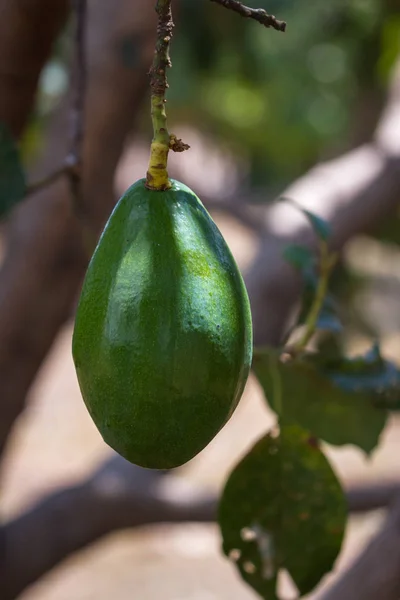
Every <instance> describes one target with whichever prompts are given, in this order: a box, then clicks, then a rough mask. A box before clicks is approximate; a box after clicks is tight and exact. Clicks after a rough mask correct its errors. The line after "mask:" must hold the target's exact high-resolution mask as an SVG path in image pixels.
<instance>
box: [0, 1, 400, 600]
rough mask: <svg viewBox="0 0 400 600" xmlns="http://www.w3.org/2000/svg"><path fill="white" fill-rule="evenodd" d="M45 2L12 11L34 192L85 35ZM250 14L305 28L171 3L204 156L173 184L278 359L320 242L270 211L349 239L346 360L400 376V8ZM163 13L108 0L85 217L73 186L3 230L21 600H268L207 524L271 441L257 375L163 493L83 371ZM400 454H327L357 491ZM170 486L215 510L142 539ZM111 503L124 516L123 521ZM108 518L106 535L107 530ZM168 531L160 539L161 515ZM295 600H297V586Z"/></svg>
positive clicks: (140, 170) (64, 118)
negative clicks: (91, 404) (82, 302)
mask: <svg viewBox="0 0 400 600" xmlns="http://www.w3.org/2000/svg"><path fill="white" fill-rule="evenodd" d="M27 4H29V8H22V3H16V2H12V0H0V9H1V11H0V12H1V14H2V19H1V23H0V55H1V56H2V58H1V59H0V86H1V88H2V92H1V96H2V98H1V99H0V119H1V120H3V121H5V122H6V123H7V124H8V126H9V127H10V129H11V130H12V132H13V134H14V135H15V137H16V138H17V139H18V140H19V142H20V147H21V152H22V156H23V161H24V165H25V167H26V170H27V172H28V173H29V178H30V179H31V180H32V181H34V180H36V179H37V178H40V177H42V176H43V175H45V174H46V173H48V172H51V171H52V170H53V169H54V168H56V167H58V166H59V165H60V164H61V163H62V160H63V158H64V157H65V155H66V154H67V151H68V144H69V132H70V128H71V124H70V116H71V115H70V109H69V107H70V100H71V81H70V75H69V73H70V61H71V52H72V47H73V20H72V19H71V15H70V12H69V5H68V4H69V3H68V2H63V1H61V0H57V1H55V0H53V2H52V3H50V4H49V2H45V1H44V0H32V1H31V2H30V3H27ZM247 4H248V5H251V6H254V7H259V8H265V9H266V10H267V11H268V12H269V13H272V14H276V16H277V17H278V18H280V19H284V20H286V21H287V22H288V28H287V33H286V34H281V33H279V32H277V31H273V30H267V29H265V28H263V27H261V26H260V25H259V24H257V23H255V22H254V21H250V20H245V19H243V18H240V17H239V16H238V15H236V14H233V13H230V12H229V11H227V10H224V9H222V8H221V7H220V6H217V5H216V4H214V3H211V2H208V1H207V0H174V1H173V9H174V11H175V22H176V28H175V36H174V39H173V45H172V56H171V58H172V62H173V69H172V70H171V71H170V73H169V83H170V89H169V91H168V104H167V111H168V118H169V124H170V130H171V131H173V132H174V133H175V134H176V135H177V136H178V137H182V138H183V140H184V141H185V142H187V143H189V144H190V145H191V150H190V151H189V152H186V153H184V154H183V155H175V156H172V157H171V160H170V165H171V167H170V174H171V175H172V176H174V177H176V178H177V179H180V180H181V181H184V182H185V183H186V184H187V185H189V186H190V187H192V188H193V189H194V191H195V192H196V193H197V194H198V195H199V196H200V198H201V199H203V200H204V203H205V205H206V207H207V208H208V209H209V210H210V211H211V213H212V216H213V218H214V219H215V221H216V222H217V224H218V226H219V227H220V229H221V231H222V233H223V235H224V236H225V237H226V239H227V241H228V244H229V245H230V247H231V249H232V251H233V253H234V255H235V257H236V259H237V261H238V264H239V266H240V267H241V269H242V271H243V273H244V275H245V278H246V283H247V285H248V289H249V293H250V297H251V301H252V305H253V311H254V326H255V336H256V341H257V343H272V344H276V343H278V341H279V339H280V336H281V334H282V331H283V329H284V327H285V324H286V323H287V322H288V319H290V314H291V310H292V309H293V306H295V303H296V300H297V295H298V289H299V287H298V286H299V282H298V280H297V278H296V274H295V273H294V271H292V270H291V268H290V267H289V266H288V265H285V263H284V262H283V259H282V257H281V250H282V247H283V246H284V245H285V244H286V243H287V242H288V240H290V241H296V242H298V241H302V242H303V243H308V244H311V245H312V244H313V241H312V236H310V232H309V231H308V230H307V224H306V223H304V222H303V220H302V219H301V218H300V217H298V216H296V215H294V214H293V211H292V210H291V209H290V208H287V207H283V208H282V207H279V208H278V210H276V208H275V207H274V206H273V205H272V204H271V203H272V201H273V200H275V199H276V198H277V197H278V196H279V195H285V194H287V193H288V195H290V196H291V197H293V198H295V199H296V200H298V201H299V203H302V204H303V205H304V206H306V207H307V208H312V210H314V212H316V213H318V214H321V216H323V217H324V218H327V220H329V221H330V223H331V225H332V227H333V231H334V238H333V240H334V245H335V246H336V248H337V249H338V250H339V251H340V261H339V265H338V267H337V269H336V271H335V273H334V277H333V280H332V291H333V292H334V293H335V295H336V297H337V299H338V303H339V311H340V313H341V316H342V319H343V321H344V323H345V326H346V329H345V336H344V339H343V344H344V347H345V349H346V350H347V351H348V352H349V353H350V354H353V353H357V352H362V351H364V350H365V349H367V348H368V347H369V346H370V345H371V342H372V341H373V340H374V339H375V338H377V337H378V338H379V339H380V342H381V347H382V352H383V354H384V355H385V357H387V358H390V359H392V360H394V361H395V362H398V363H399V362H400V358H399V357H400V311H399V306H400V246H399V244H400V227H399V224H400V216H399V200H400V147H399V142H398V141H396V140H398V139H400V81H399V76H398V73H399V66H398V62H399V57H400V2H398V1H396V0H330V2H329V3H327V2H323V1H321V0H307V2H298V1H296V2H295V1H294V0H253V1H250V0H248V2H247ZM153 5H154V2H149V0H135V1H132V0H129V1H128V0H113V1H111V0H90V1H89V14H88V21H87V27H88V41H87V47H88V65H87V67H88V93H87V104H86V115H87V117H86V135H85V140H84V146H83V148H84V150H83V152H84V155H83V157H84V173H83V202H82V206H81V214H80V219H77V218H76V214H75V213H74V210H73V207H72V203H71V198H70V194H69V189H68V186H67V184H66V182H65V181H63V180H58V181H57V182H56V183H54V184H52V185H51V186H49V187H47V188H46V189H44V190H41V191H39V192H38V193H37V194H35V195H33V196H30V197H29V198H28V199H27V200H26V202H24V203H23V204H21V205H20V206H19V207H18V208H16V209H15V210H14V211H13V213H12V215H11V216H10V217H9V218H8V219H7V221H6V222H4V223H2V225H1V237H0V244H1V245H0V257H1V258H0V259H1V261H2V262H1V271H0V347H1V351H0V373H1V378H0V381H1V385H2V394H1V395H2V400H1V406H2V408H1V410H2V414H0V420H1V427H0V430H1V431H0V438H1V440H0V441H1V449H2V451H3V454H2V480H1V494H0V510H1V516H2V519H3V523H4V527H3V529H4V531H5V537H4V536H3V537H1V538H0V541H2V540H5V542H4V544H5V546H4V547H5V548H6V555H5V560H4V561H3V562H4V565H5V566H3V570H2V567H1V566H0V575H1V581H3V583H2V584H1V587H0V590H1V589H3V590H4V595H2V592H1V591H0V598H4V600H7V599H11V598H14V597H18V598H21V600H71V599H72V598H73V599H74V600H92V599H95V598H96V600H109V598H110V597H113V598H114V599H115V600H117V599H118V600H128V598H131V597H135V598H138V599H140V600H155V599H156V598H160V597H162V598H163V599H164V600H228V599H229V600H245V599H249V600H250V599H251V598H254V597H255V595H254V593H253V592H252V591H251V590H250V589H248V588H247V587H246V586H245V585H244V584H243V583H242V582H241V580H240V579H239V577H238V575H237V574H236V571H235V570H234V568H233V566H231V565H230V564H229V562H228V561H227V560H225V559H224V558H223V557H222V554H221V552H220V537H219V532H218V529H217V527H216V525H215V524H213V523H212V522H210V523H195V522H196V521H212V511H209V510H208V509H207V508H206V509H204V511H203V508H204V506H206V507H207V506H208V505H207V501H205V502H206V504H205V505H204V506H203V504H201V502H200V501H199V500H198V498H202V497H203V496H204V497H206V498H209V497H211V498H212V497H213V495H214V494H218V492H219V490H220V489H221V486H222V485H223V482H224V480H225V478H226V476H227V474H228V473H229V471H230V469H231V468H232V466H233V465H234V464H235V463H236V462H237V461H238V459H239V458H240V456H242V455H243V454H244V452H245V451H246V450H247V449H248V448H249V447H251V445H252V444H253V442H254V441H255V440H256V439H257V438H258V437H259V436H260V435H261V434H262V433H264V432H265V431H266V430H267V429H268V428H269V427H271V425H272V424H273V423H274V416H273V414H272V413H271V412H270V411H269V409H268V407H267V404H266V402H265V399H264V397H263V394H262V391H261V389H260V387H259V385H258V383H257V381H256V380H255V378H254V377H253V376H251V377H250V380H249V383H248V385H247V388H246V391H245V394H244V396H243V399H242V401H241V403H240V406H239V408H238V410H237V411H236V413H235V415H234V416H233V418H232V419H231V421H230V422H229V424H228V425H227V426H226V427H225V428H224V430H223V431H222V432H221V433H220V434H219V435H218V436H217V438H216V439H215V440H214V441H213V442H212V443H211V444H210V446H209V447H208V448H207V449H206V450H205V451H204V452H202V453H201V455H200V456H198V457H197V458H195V459H194V460H193V461H191V463H189V464H188V465H186V466H185V467H183V468H182V469H180V470H179V472H178V473H174V474H172V475H167V476H163V477H162V478H160V479H159V478H157V479H155V480H154V481H153V479H151V481H150V480H149V481H150V483H149V487H148V488H147V487H146V486H147V480H145V481H144V483H143V482H142V480H141V478H140V477H141V476H140V475H139V474H138V473H137V472H136V470H135V471H134V472H133V471H132V473H131V472H130V471H129V469H128V467H126V465H124V466H123V467H121V465H119V464H118V460H117V459H115V458H114V457H113V456H112V453H111V451H110V449H109V448H107V447H106V446H105V444H104V443H103V441H102V439H101V438H100V435H99V434H98V432H97V431H96V429H95V427H94V425H93V424H92V422H91V420H90V418H89V415H88V414H87V412H86V409H85V407H84V405H83V402H82V399H81V396H80V393H79V389H78V385H77V380H76V376H75V372H74V368H73V364H72V358H71V334H72V328H73V317H74V308H75V305H76V300H77V298H78V294H79V286H80V284H81V281H82V277H83V275H84V271H85V267H86V261H87V256H86V255H85V253H84V250H83V248H82V243H81V237H80V233H79V232H80V222H81V223H82V222H85V223H87V224H89V225H90V227H91V228H92V229H93V230H94V231H95V232H96V234H98V233H99V231H100V229H101V227H102V225H103V224H104V222H105V219H106V218H107V217H108V215H109V213H110V211H111V209H112V206H113V205H114V203H115V201H116V199H117V198H118V196H119V195H120V194H121V193H122V192H123V191H124V190H125V189H126V188H127V187H128V186H129V185H130V184H131V183H133V182H134V181H135V180H136V179H138V178H141V177H143V176H144V175H145V172H146V167H147V160H148V152H149V145H150V140H151V136H152V132H151V122H150V114H149V90H148V80H147V72H148V69H149V66H150V63H151V58H152V53H153V49H154V39H155V28H156V17H155V13H154V6H153ZM316 165H317V166H316ZM360 426H361V425H360ZM399 452H400V431H399V421H398V419H397V418H396V416H393V417H391V419H390V420H389V422H388V426H387V428H386V430H385V432H384V434H383V436H382V440H381V444H380V446H379V448H378V449H377V450H376V451H375V452H374V453H373V455H372V457H371V458H370V459H368V460H367V459H365V457H364V456H363V455H362V453H361V452H360V451H358V450H356V449H353V448H351V447H345V448H340V449H338V448H330V447H329V448H327V453H328V455H329V457H330V458H331V459H332V461H333V464H334V466H335V468H336V470H337V473H338V474H339V476H340V478H341V480H342V481H343V483H344V485H345V486H346V487H351V486H352V485H355V484H359V483H360V482H364V483H375V482H384V481H386V480H392V479H396V477H398V458H397V457H398V455H399ZM110 461H111V462H110ZM105 463H106V465H107V466H106V467H103V465H104V464H105ZM126 469H128V470H126ZM130 477H132V484H131V485H130V484H128V483H127V482H128V481H129V478H130ZM136 478H138V479H136ZM161 479H162V481H161ZM169 479H171V486H169V483H168V480H169ZM150 484H151V485H150ZM153 485H156V486H161V487H160V489H161V488H162V491H160V492H159V491H157V492H154V493H157V494H158V493H160V494H161V496H162V497H163V498H166V499H167V501H168V502H172V503H173V502H174V499H176V500H177V501H178V502H181V501H182V499H184V498H186V497H187V498H189V500H187V502H189V504H190V503H191V502H192V500H191V498H194V500H193V502H194V504H195V505H196V502H200V505H199V506H200V508H199V510H198V512H196V511H197V509H196V508H195V509H193V518H192V517H191V513H190V510H189V513H188V514H187V513H185V509H184V510H183V511H182V514H183V515H185V514H186V516H182V521H188V522H184V523H173V524H165V523H164V524H154V525H151V524H149V525H147V526H143V527H135V526H134V525H135V524H136V523H135V517H134V516H133V517H132V515H131V514H129V513H130V512H135V510H137V508H136V507H137V503H138V498H137V497H136V495H135V494H136V492H135V489H136V487H135V486H137V489H140V490H141V493H142V494H143V499H142V504H145V503H146V498H147V496H146V494H147V493H150V494H152V493H153V492H152V489H153V488H152V487H151V486H153ZM131 488H132V489H131ZM59 489H63V490H64V491H63V492H62V493H61V494H62V495H61V496H60V495H59V491H58V490H59ZM77 490H78V491H77ZM88 490H90V494H92V495H90V494H88V495H89V496H90V498H89V500H87V498H86V496H85V493H86V492H88ZM146 490H147V491H146ZM149 490H150V492H149ZM157 490H158V487H157ZM205 494H206V496H205ZM92 496H93V497H92ZM120 496H123V507H124V509H123V510H124V511H125V512H126V513H127V516H126V519H125V520H124V519H123V518H122V517H121V520H120V521H118V519H117V520H116V521H115V519H113V517H110V513H109V511H110V510H114V511H118V508H115V507H118V506H119V504H118V498H119V497H120ZM131 496H132V497H133V498H134V502H133V504H132V507H133V508H132V509H131V511H130V510H129V506H130V505H129V499H130V497H131ZM110 497H112V498H114V499H115V504H113V503H111V504H107V502H109V498H110ZM104 498H105V499H106V500H104ZM196 498H197V500H196ZM135 503H136V504H135ZM103 504H104V506H103ZM110 506H111V507H112V508H110ZM196 506H197V505H196ZM96 511H97V512H96ZM102 511H104V512H102ZM139 512H140V509H139ZM78 513H79V518H78V517H77V516H76V515H78ZM178 513H179V510H178ZM124 514H125V513H124ZM74 515H75V516H74ZM93 515H96V517H95V516H93ZM196 515H199V516H198V518H196ZM382 518H383V512H382V511H375V512H373V513H368V514H367V515H362V516H351V517H350V521H349V527H348V532H347V536H346V543H345V547H344V551H343V553H342V555H341V557H340V560H339V562H338V564H337V566H336V572H335V574H334V575H335V576H337V574H338V573H339V572H340V571H341V570H344V569H345V568H346V566H347V565H348V564H349V562H351V560H352V559H353V558H354V556H356V555H357V554H358V553H359V552H360V551H361V550H362V549H363V548H364V547H365V544H366V543H367V541H368V540H369V539H370V537H371V536H372V535H373V534H374V533H375V532H376V531H377V529H378V528H379V526H380V524H381V522H382ZM95 519H98V521H99V523H100V525H99V523H98V522H97V521H96V525H95V526H92V525H93V523H92V520H93V521H94V520H95ZM154 520H156V521H157V520H161V521H162V520H163V514H162V511H161V513H160V515H159V519H154ZM166 520H167V521H168V520H175V521H179V520H180V516H179V514H177V516H175V517H174V518H172V519H169V518H166ZM88 522H89V524H88ZM67 525H68V527H67ZM130 525H132V526H130ZM86 527H88V529H89V530H90V531H86ZM79 528H81V530H79V531H78V529H79ZM72 530H73V533H71V531H72ZM12 534H15V536H16V537H15V538H11V535H12ZM7 536H9V538H7ZM8 539H9V540H11V542H10V541H7V540H8ZM14 539H15V540H16V541H15V543H14V541H13V540H14ZM7 544H10V546H9V548H11V550H10V551H9V553H8V554H7ZM1 547H2V546H1V544H0V549H1ZM36 553H37V556H36ZM3 554H4V553H3ZM53 567H54V568H53ZM328 582H329V578H328ZM326 583H327V582H326V581H324V582H323V585H326ZM282 589H283V592H284V594H285V597H286V598H291V597H293V596H292V590H291V588H290V585H289V584H288V583H286V582H285V581H283V583H282ZM319 593H323V592H319ZM312 597H313V598H314V597H316V596H312Z"/></svg>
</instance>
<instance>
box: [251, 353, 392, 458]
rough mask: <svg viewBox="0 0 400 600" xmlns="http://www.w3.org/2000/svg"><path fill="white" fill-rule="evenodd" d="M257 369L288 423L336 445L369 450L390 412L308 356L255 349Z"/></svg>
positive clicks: (271, 402)
mask: <svg viewBox="0 0 400 600" xmlns="http://www.w3.org/2000/svg"><path fill="white" fill-rule="evenodd" d="M253 369H254V371H255V373H256V375H257V377H258V379H259V381H260V383H261V385H262V386H263V388H264V392H265V395H266V398H267V400H268V403H269V405H270V406H271V408H272V409H273V410H275V412H277V413H278V414H279V416H280V417H281V419H283V420H284V422H285V423H288V424H299V425H301V426H302V427H304V428H305V429H308V430H309V431H310V432H311V433H312V434H313V435H315V436H317V437H318V438H321V439H323V440H325V441H326V442H328V443H330V444H334V445H338V446H340V445H343V444H355V445H356V446H359V447H360V448H361V449H363V450H364V451H365V452H366V453H370V452H371V451H372V450H373V449H374V448H375V446H376V445H377V444H378V440H379V436H380V434H381V432H382V429H383V427H384V425H385V422H386V416H387V415H386V411H385V410H382V409H380V408H377V407H376V406H374V402H373V397H372V396H371V393H370V392H369V391H367V390H366V391H363V390H360V391H358V390H357V391H354V390H351V391H350V390H346V389H342V388H340V387H339V386H338V385H336V384H335V383H334V382H333V381H331V378H330V376H329V375H328V374H326V373H325V374H324V373H323V372H321V371H320V370H319V369H317V367H316V366H315V365H314V364H312V363H311V362H310V361H308V360H290V361H288V362H282V361H281V360H280V359H279V355H278V354H277V352H276V351H275V350H273V349H268V348H266V349H263V350H262V351H258V352H255V356H254V361H253Z"/></svg>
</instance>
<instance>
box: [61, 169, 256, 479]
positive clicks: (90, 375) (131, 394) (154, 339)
mask: <svg viewBox="0 0 400 600" xmlns="http://www.w3.org/2000/svg"><path fill="white" fill-rule="evenodd" d="M171 183H172V187H171V189H169V190H167V191H162V192H160V191H151V190H149V189H147V188H146V186H145V180H144V179H142V180H139V181H137V182H136V183H135V184H134V185H132V186H131V187H130V188H129V189H128V190H127V192H126V193H125V194H124V195H123V196H122V198H121V199H120V200H119V202H118V204H117V205H116V207H115V209H114V211H113V213H112V214H111V216H110V218H109V220H108V223H107V225H106V227H105V229H104V231H103V233H102V235H101V237H100V240H99V243H98V245H97V248H96V250H95V252H94V255H93V257H92V259H91V262H90V264H89V267H88V270H87V274H86V278H85V281H84V285H83V289H82V294H81V298H80V301H79V306H78V310H77V315H76V322H75V329H74V335H73V357H74V362H75V367H76V371H77V376H78V380H79V385H80V389H81V392H82V396H83V399H84V402H85V404H86V406H87V408H88V411H89V413H90V415H91V416H92V419H93V421H94V423H95V424H96V426H97V428H98V429H99V431H100V433H101V435H102V437H103V439H104V441H105V442H106V443H107V444H108V445H109V446H111V447H112V448H113V449H114V450H116V451H117V452H118V453H119V454H121V455H122V456H123V457H125V458H126V459H127V460H129V461H130V462H132V463H135V464H137V465H139V466H142V467H147V468H155V469H170V468H173V467H178V466H180V465H182V464H184V463H186V462H187V461H188V460H190V459H191V458H193V457H194V456H195V455H196V454H198V453H199V452H200V451H201V450H203V448H205V446H207V444H208V443H209V442H210V441H211V440H212V439H213V438H214V437H215V435H216V434H217V433H218V431H219V430H220V429H221V428H222V427H223V426H224V424H225V423H226V422H227V421H228V419H229V418H230V417H231V415H232V413H233V411H234V410H235V408H236V406H237V404H238V402H239V400H240V397H241V395H242V392H243V389H244V386H245V384H246V380H247V377H248V374H249V370H250V365H251V359H252V325H251V313H250V305H249V300H248V296H247V292H246V288H245V286H244V283H243V280H242V277H241V275H240V272H239V269H238V267H237V265H236V263H235V260H234V258H233V257H232V255H231V253H230V251H229V248H228V246H227V244H226V242H225V240H224V238H223V237H222V235H221V233H220V231H219V229H218V228H217V226H216V225H215V223H214V221H213V220H212V219H211V217H210V215H209V214H208V212H207V211H206V209H205V208H204V206H203V205H202V203H201V202H200V200H199V199H198V198H197V196H196V195H195V194H194V193H193V192H192V191H191V190H190V189H189V188H188V187H186V186H185V185H183V184H182V183H179V182H177V181H173V180H172V181H171Z"/></svg>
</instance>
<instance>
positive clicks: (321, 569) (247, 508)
mask: <svg viewBox="0 0 400 600" xmlns="http://www.w3.org/2000/svg"><path fill="white" fill-rule="evenodd" d="M346 512H347V509H346V500H345V497H344V494H343V491H342V488H341V486H340V483H339V481H338V479H337V477H336V475H335V473H334V472H333V470H332V468H331V466H330V464H329V462H328V460H327V459H326V457H325V456H324V454H323V453H322V452H321V450H320V449H319V447H318V444H317V443H316V441H315V439H313V438H310V435H309V434H308V433H307V432H306V431H304V430H302V429H301V428H299V427H297V426H291V427H283V428H282V429H281V434H280V436H278V437H276V436H273V435H272V434H268V435H266V436H265V437H263V438H262V439H260V440H259V441H258V442H257V443H256V444H255V446H254V447H253V448H252V450H251V451H250V452H249V454H247V456H246V457H245V458H244V459H243V460H242V461H241V462H240V463H239V464H238V465H237V466H236V468H235V469H234V470H233V472H232V473H231V475H230V476H229V479H228V481H227V483H226V486H225V489H224V491H223V493H222V497H221V500H220V505H219V511H218V520H219V525H220V528H221V533H222V537H223V551H224V553H225V554H226V555H227V556H228V557H229V558H230V559H231V560H232V561H233V562H234V563H235V564H236V566H237V568H238V569H239V571H240V574H241V576H242V577H243V579H244V580H245V581H246V582H247V583H248V584H249V585H250V586H251V587H252V588H254V589H255V590H256V591H257V592H258V593H259V594H260V596H261V597H262V598H264V599H265V600H276V599H277V598H278V595H277V591H276V583H277V577H278V574H279V571H280V569H286V570H287V571H288V572H289V574H290V575H291V577H292V579H293V581H294V583H295V584H296V586H297V588H298V590H299V592H300V594H301V595H304V594H307V593H308V592H310V591H311V590H312V589H313V588H314V587H315V586H316V585H317V584H318V583H319V581H320V580H321V578H322V577H323V576H324V575H325V574H326V573H327V572H329V571H330V570H331V569H332V567H333V565H334V562H335V560H336V558H337V556H338V554H339V552H340V549H341V546H342V541H343V535H344V530H345V525H346Z"/></svg>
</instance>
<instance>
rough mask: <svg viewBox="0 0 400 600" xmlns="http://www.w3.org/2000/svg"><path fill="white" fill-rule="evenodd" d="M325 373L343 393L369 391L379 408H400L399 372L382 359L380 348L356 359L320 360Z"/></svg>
mask: <svg viewBox="0 0 400 600" xmlns="http://www.w3.org/2000/svg"><path fill="white" fill-rule="evenodd" d="M319 365H320V368H321V369H322V370H323V372H324V373H325V374H326V375H327V376H328V377H329V378H330V379H331V380H332V381H333V382H334V383H335V385H337V386H339V387H340V388H342V389H343V390H346V391H350V392H352V391H357V392H359V391H361V392H368V393H369V394H370V396H371V398H372V401H373V403H374V404H375V405H376V406H385V407H387V408H392V409H397V407H398V406H399V405H400V371H399V369H398V368H397V366H396V365H395V364H394V363H392V362H390V361H387V360H384V359H383V358H382V356H381V353H380V349H379V346H378V345H374V346H373V347H372V348H371V350H370V351H369V352H367V353H366V354H365V355H363V356H357V357H355V358H344V357H341V358H337V359H336V360H332V361H325V363H323V361H321V360H319Z"/></svg>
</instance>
